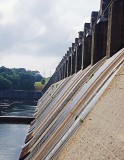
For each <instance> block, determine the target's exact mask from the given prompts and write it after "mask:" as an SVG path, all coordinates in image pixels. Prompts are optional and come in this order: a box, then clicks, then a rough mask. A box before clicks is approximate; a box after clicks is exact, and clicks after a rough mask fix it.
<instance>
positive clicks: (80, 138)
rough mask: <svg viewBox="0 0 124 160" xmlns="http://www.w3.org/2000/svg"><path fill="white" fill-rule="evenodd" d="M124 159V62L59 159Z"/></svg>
mask: <svg viewBox="0 0 124 160" xmlns="http://www.w3.org/2000/svg"><path fill="white" fill-rule="evenodd" d="M72 159H73V160H89V159H90V160H107V159H109V160H124V65H123V67H122V68H121V69H120V71H119V72H118V73H117V74H116V76H115V77H114V79H113V81H112V82H111V83H110V85H109V86H108V87H107V89H106V90H105V92H104V93H103V95H102V96H101V98H100V99H99V101H98V103H97V104H96V105H95V107H94V108H93V110H92V111H91V112H90V114H89V115H88V116H87V118H86V119H85V120H84V123H83V124H82V126H81V127H80V128H79V129H78V130H77V131H76V132H75V134H74V135H73V136H72V138H71V139H70V140H69V141H68V142H67V143H66V145H65V146H64V148H63V150H62V151H61V153H60V155H59V157H58V158H57V160H72Z"/></svg>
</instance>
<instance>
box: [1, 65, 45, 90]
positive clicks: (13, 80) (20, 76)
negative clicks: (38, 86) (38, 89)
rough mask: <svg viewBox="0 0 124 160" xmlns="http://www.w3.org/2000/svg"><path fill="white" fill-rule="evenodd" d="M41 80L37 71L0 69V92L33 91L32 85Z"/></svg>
mask: <svg viewBox="0 0 124 160" xmlns="http://www.w3.org/2000/svg"><path fill="white" fill-rule="evenodd" d="M43 80H44V78H43V77H42V76H41V75H40V73H39V72H38V71H31V70H26V69H25V68H12V69H10V68H6V67H4V66H2V67H0V90H34V83H35V82H42V81H43Z"/></svg>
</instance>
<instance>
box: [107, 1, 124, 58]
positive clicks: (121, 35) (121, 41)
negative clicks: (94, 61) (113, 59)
mask: <svg viewBox="0 0 124 160" xmlns="http://www.w3.org/2000/svg"><path fill="white" fill-rule="evenodd" d="M123 47H124V1H123V0H117V1H111V5H110V7H109V15H108V34H107V56H108V57H110V56H112V55H113V54H115V53H116V52H117V51H118V50H120V49H121V48H123Z"/></svg>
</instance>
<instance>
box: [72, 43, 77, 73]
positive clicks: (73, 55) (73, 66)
mask: <svg viewBox="0 0 124 160" xmlns="http://www.w3.org/2000/svg"><path fill="white" fill-rule="evenodd" d="M74 46H75V44H74V43H72V74H74V73H75V67H76V63H75V62H76V52H75V51H74Z"/></svg>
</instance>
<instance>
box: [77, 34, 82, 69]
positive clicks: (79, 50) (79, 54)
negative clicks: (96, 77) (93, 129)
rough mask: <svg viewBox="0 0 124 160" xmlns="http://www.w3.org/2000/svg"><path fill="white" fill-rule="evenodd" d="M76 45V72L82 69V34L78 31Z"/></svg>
mask: <svg viewBox="0 0 124 160" xmlns="http://www.w3.org/2000/svg"><path fill="white" fill-rule="evenodd" d="M78 33H79V38H78V45H77V72H78V71H80V70H81V69H82V38H83V32H82V31H80V32H78Z"/></svg>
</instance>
